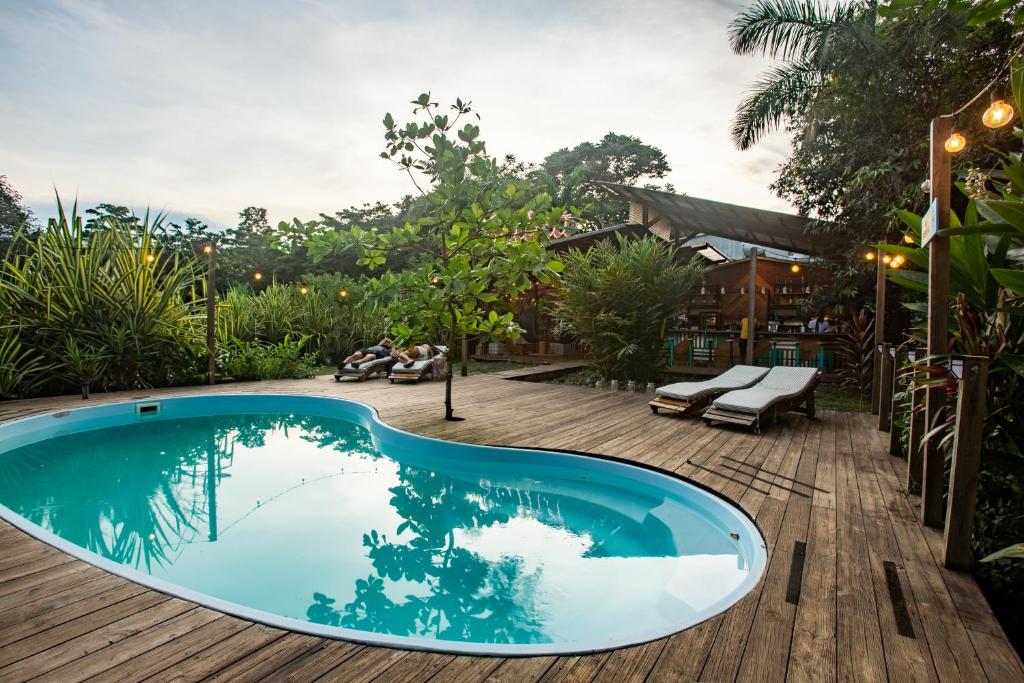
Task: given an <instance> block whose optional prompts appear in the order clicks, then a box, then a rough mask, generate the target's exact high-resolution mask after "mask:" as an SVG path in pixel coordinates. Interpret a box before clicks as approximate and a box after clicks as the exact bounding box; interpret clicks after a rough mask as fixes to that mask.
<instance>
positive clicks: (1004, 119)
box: [981, 90, 1013, 128]
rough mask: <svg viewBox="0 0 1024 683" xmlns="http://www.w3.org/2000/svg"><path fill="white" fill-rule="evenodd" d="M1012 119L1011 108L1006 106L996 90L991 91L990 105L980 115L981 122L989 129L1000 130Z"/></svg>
mask: <svg viewBox="0 0 1024 683" xmlns="http://www.w3.org/2000/svg"><path fill="white" fill-rule="evenodd" d="M1012 118H1013V107H1011V106H1010V105H1009V104H1007V103H1006V102H1005V101H1003V100H1002V98H1001V97H1000V95H999V92H998V91H996V90H993V91H992V104H990V105H988V109H986V110H985V113H984V114H982V115H981V122H982V123H984V124H985V125H986V126H988V127H989V128H1001V127H1002V126H1005V125H1006V124H1008V123H1009V122H1010V119H1012Z"/></svg>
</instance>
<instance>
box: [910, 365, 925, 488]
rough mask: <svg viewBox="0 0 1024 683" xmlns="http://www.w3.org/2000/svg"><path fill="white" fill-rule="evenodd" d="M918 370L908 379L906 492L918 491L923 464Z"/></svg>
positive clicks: (920, 388)
mask: <svg viewBox="0 0 1024 683" xmlns="http://www.w3.org/2000/svg"><path fill="white" fill-rule="evenodd" d="M920 375H921V371H920V370H916V369H915V370H914V374H913V377H912V379H911V380H910V391H911V394H910V435H909V436H908V438H907V492H908V493H920V492H921V479H922V475H923V474H924V472H923V466H924V462H923V461H924V453H923V452H922V449H923V444H922V443H921V440H922V439H923V438H924V420H925V414H924V389H923V388H922V387H920V386H919V385H918V381H917V380H918V378H919V377H920Z"/></svg>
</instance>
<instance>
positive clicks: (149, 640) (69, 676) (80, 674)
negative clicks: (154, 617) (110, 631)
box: [33, 607, 221, 683]
mask: <svg viewBox="0 0 1024 683" xmlns="http://www.w3.org/2000/svg"><path fill="white" fill-rule="evenodd" d="M219 618H221V614H219V613H218V612H214V611H213V610H208V609H204V608H202V607H197V608H195V609H191V610H189V611H187V612H184V613H182V614H179V615H178V616H175V617H172V618H170V619H167V620H166V621H161V622H160V623H158V624H156V625H154V626H152V627H150V628H147V629H145V630H143V631H141V632H140V633H137V634H136V635H134V636H130V637H128V638H125V639H123V640H119V641H117V642H116V643H113V644H111V645H109V646H108V647H104V648H101V649H99V650H96V651H95V652H92V653H90V654H88V655H86V656H85V657H77V658H75V659H73V660H71V661H69V662H68V663H67V664H65V665H64V666H61V667H58V668H56V669H53V670H52V671H49V672H47V673H46V674H45V675H43V676H40V677H39V678H36V679H33V680H35V681H38V683H44V682H50V683H63V682H68V683H72V682H77V681H84V680H86V679H88V678H91V677H93V676H97V675H99V674H101V673H103V672H105V671H107V670H108V669H111V668H113V667H115V666H117V665H118V664H121V663H123V662H127V661H129V660H131V659H134V658H135V657H138V656H139V655H142V654H144V653H146V652H148V651H150V650H152V649H154V648H156V647H159V646H160V645H163V644H164V643H168V642H171V641H173V640H175V639H177V638H179V637H180V636H183V635H185V634H186V633H189V632H191V631H193V630H195V629H197V628H200V627H202V626H204V625H206V624H209V623H210V622H213V621H216V620H217V619H219Z"/></svg>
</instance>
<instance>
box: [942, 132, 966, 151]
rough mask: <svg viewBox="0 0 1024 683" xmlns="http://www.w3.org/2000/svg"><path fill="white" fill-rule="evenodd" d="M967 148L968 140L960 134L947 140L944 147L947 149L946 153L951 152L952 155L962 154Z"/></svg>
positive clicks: (954, 134)
mask: <svg viewBox="0 0 1024 683" xmlns="http://www.w3.org/2000/svg"><path fill="white" fill-rule="evenodd" d="M966 146H967V138H965V137H964V136H963V135H960V133H953V134H952V135H950V136H949V137H948V138H946V142H945V144H944V145H943V147H945V148H946V151H947V152H949V153H950V154H956V153H957V152H962V151H963V149H964V147H966Z"/></svg>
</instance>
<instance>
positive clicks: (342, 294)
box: [338, 289, 348, 299]
mask: <svg viewBox="0 0 1024 683" xmlns="http://www.w3.org/2000/svg"><path fill="white" fill-rule="evenodd" d="M338 296H340V297H341V298H342V299H344V298H345V297H347V296H348V290H347V289H343V290H341V291H340V292H338Z"/></svg>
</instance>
